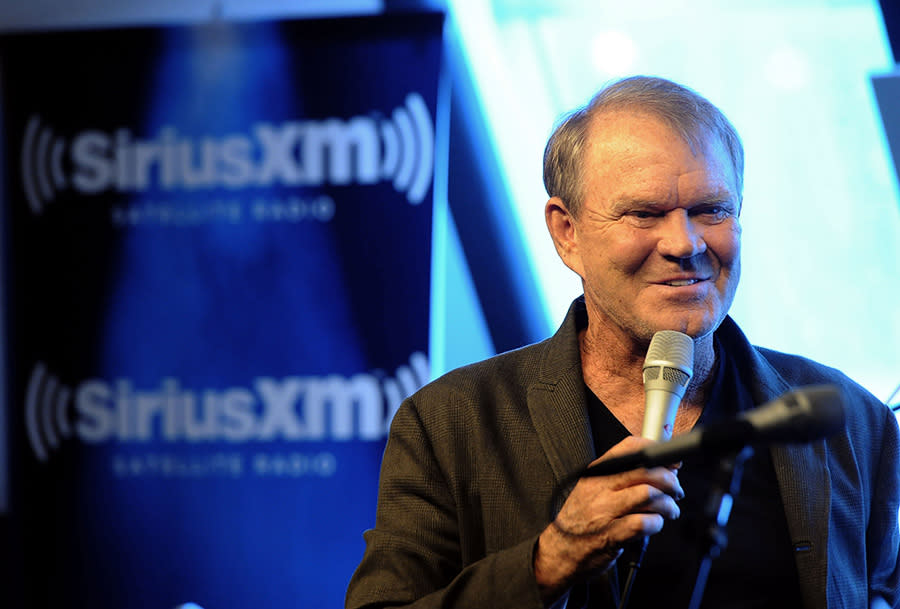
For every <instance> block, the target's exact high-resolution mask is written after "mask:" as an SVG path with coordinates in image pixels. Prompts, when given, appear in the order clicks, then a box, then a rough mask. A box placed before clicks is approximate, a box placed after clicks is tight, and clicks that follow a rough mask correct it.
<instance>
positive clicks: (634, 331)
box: [346, 77, 900, 609]
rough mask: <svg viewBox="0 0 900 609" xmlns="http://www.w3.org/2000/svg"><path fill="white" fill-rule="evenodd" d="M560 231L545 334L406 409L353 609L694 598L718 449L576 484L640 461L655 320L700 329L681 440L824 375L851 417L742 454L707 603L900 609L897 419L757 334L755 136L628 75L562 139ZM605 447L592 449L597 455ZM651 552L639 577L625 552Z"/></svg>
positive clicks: (694, 97) (431, 390) (661, 325)
mask: <svg viewBox="0 0 900 609" xmlns="http://www.w3.org/2000/svg"><path fill="white" fill-rule="evenodd" d="M544 182H545V185H546V187H547V191H548V194H549V195H550V199H549V201H548V202H547V204H546V206H545V216H546V221H547V227H548V229H549V232H550V235H551V237H552V239H553V242H554V244H555V246H556V250H557V252H558V253H559V255H560V257H561V258H562V261H563V262H564V263H565V265H566V266H568V267H569V268H570V269H572V270H573V271H574V272H576V273H577V274H578V275H579V276H580V277H581V279H582V284H583V288H584V295H583V296H582V297H580V298H578V299H577V300H576V301H575V302H574V303H573V304H572V307H571V308H570V311H569V313H568V315H567V316H566V319H565V321H564V322H563V324H562V326H561V327H560V329H559V330H558V331H557V333H556V334H555V335H554V336H553V337H551V338H549V339H548V340H546V341H543V342H541V343H538V344H536V345H531V346H528V347H525V348H522V349H519V350H516V351H512V352H509V353H505V354H501V355H498V356H496V357H493V358H490V359H488V360H486V361H483V362H479V363H477V364H473V365H471V366H466V367H464V368H461V369H459V370H455V371H452V372H450V373H448V374H447V375H445V376H443V377H442V378H440V379H437V380H436V381H434V382H433V383H431V384H429V385H427V386H426V387H424V388H423V389H421V390H420V391H419V392H417V393H416V394H415V395H413V396H411V397H410V398H409V399H408V400H406V401H405V402H404V404H403V405H402V407H401V408H400V410H399V411H398V413H397V415H396V416H395V419H394V422H393V425H392V428H391V433H390V437H389V440H388V444H387V448H386V450H385V454H384V461H383V465H382V474H381V482H380V490H379V500H378V511H377V515H376V524H375V528H374V529H373V530H370V531H367V532H366V533H365V538H366V541H367V548H366V552H365V555H364V557H363V559H362V562H361V564H360V565H359V567H358V569H357V571H356V573H355V574H354V576H353V579H352V580H351V582H350V586H349V588H348V592H347V602H346V606H347V607H348V608H357V607H387V606H391V607H394V606H409V607H461V608H466V609H472V608H476V607H490V608H492V609H497V608H502V607H510V608H513V607H515V608H523V607H535V608H541V607H551V606H552V607H568V608H570V609H573V608H576V607H616V606H618V605H621V604H623V603H622V602H621V601H622V596H623V592H625V591H628V595H626V596H625V598H626V600H627V601H628V602H629V603H630V606H632V607H685V606H687V605H688V600H689V599H690V597H691V594H692V592H693V591H694V589H695V586H694V584H695V580H696V579H697V577H698V569H699V565H700V563H701V559H702V558H703V550H702V546H703V544H702V543H700V542H699V540H700V539H701V538H702V537H703V536H704V535H705V531H704V527H705V526H706V521H705V520H704V518H703V516H704V510H705V507H706V506H705V505H704V504H705V502H706V500H707V497H708V496H709V494H710V490H711V486H712V484H713V479H714V478H715V476H716V475H717V467H716V463H715V462H714V461H715V460H708V459H703V458H696V459H695V458H690V459H687V458H686V459H685V460H684V462H683V463H681V464H673V465H672V466H669V467H652V468H649V469H645V468H638V469H632V470H629V471H624V472H619V473H613V474H611V475H607V476H594V477H584V478H582V479H581V480H579V481H578V483H577V484H575V485H574V487H573V488H572V489H571V492H569V493H568V494H567V495H565V500H564V502H562V504H561V505H555V504H554V500H555V497H556V496H557V493H556V491H557V489H558V487H559V485H561V484H563V483H564V481H566V480H567V479H568V478H569V477H570V476H571V475H572V474H573V473H574V472H578V471H581V470H582V469H583V468H584V467H585V466H586V465H587V464H589V463H592V462H594V463H599V462H602V461H604V460H608V459H610V458H612V457H616V456H620V455H623V454H628V453H633V452H635V451H638V450H640V449H642V448H644V447H646V446H648V445H649V444H650V443H651V440H648V439H644V438H641V437H640V434H641V425H642V421H643V419H644V407H645V396H644V387H643V382H642V368H643V364H644V360H645V356H646V353H647V349H648V346H649V345H650V342H651V339H652V338H653V336H654V334H655V333H656V332H658V331H661V330H675V331H678V332H681V333H683V334H685V335H687V336H689V337H690V339H692V342H693V362H692V368H693V375H692V376H691V379H690V383H689V384H688V386H687V388H686V392H685V394H684V397H683V399H682V400H681V402H680V405H679V407H678V409H677V413H676V415H675V418H674V425H673V432H674V434H675V435H678V434H682V433H685V432H687V431H689V430H691V429H692V428H693V427H694V426H695V425H700V426H704V425H707V424H709V423H715V422H716V421H721V420H723V419H730V418H733V417H735V416H736V415H738V414H739V413H740V412H742V411H746V410H750V409H753V408H754V407H756V406H759V405H761V404H764V403H766V402H768V401H771V400H773V399H776V398H778V397H779V396H780V395H782V394H784V393H785V392H787V391H789V390H791V389H792V388H796V387H800V386H805V385H812V384H822V383H828V384H833V385H835V386H837V387H839V388H840V390H841V393H842V394H843V395H844V396H845V399H846V403H847V404H848V408H847V414H846V416H847V423H846V427H845V429H844V430H843V431H841V432H840V433H838V434H835V435H833V436H830V437H828V438H826V439H820V440H817V441H814V442H811V443H804V444H788V445H773V446H771V447H764V448H760V449H758V450H756V451H755V453H754V455H753V456H752V457H751V458H749V459H748V460H747V461H746V463H744V467H743V468H742V474H743V475H742V476H741V480H740V483H741V484H740V492H739V493H738V495H737V496H736V498H735V502H734V506H733V509H732V510H731V516H730V520H729V523H728V529H727V530H728V543H727V545H726V546H725V548H724V550H722V551H721V553H720V554H719V555H718V556H717V557H716V558H715V560H713V561H712V563H711V564H712V568H711V570H710V571H709V573H708V577H707V578H705V579H704V580H703V581H704V583H705V586H704V587H703V588H702V591H703V596H702V598H703V605H702V606H704V607H715V608H717V609H723V608H728V607H766V608H773V607H791V608H795V607H801V606H802V607H809V608H821V607H829V608H831V607H853V608H859V607H867V606H870V605H872V606H875V604H876V603H880V605H878V606H884V605H887V606H891V607H900V566H898V551H900V530H898V519H897V515H898V508H900V505H898V502H900V489H898V483H900V464H898V429H897V422H896V419H895V418H894V416H893V413H891V412H890V410H889V409H888V408H887V407H886V406H885V405H884V404H882V403H880V402H879V401H878V400H877V399H876V398H874V397H873V396H872V395H870V394H869V393H868V392H866V391H865V390H864V389H862V388H861V387H859V386H858V385H857V384H855V383H854V382H853V381H851V380H850V379H848V378H847V377H846V376H844V375H843V374H841V373H840V372H838V371H836V370H833V369H830V368H827V367H824V366H822V365H820V364H817V363H815V362H812V361H810V360H807V359H803V358H800V357H796V356H791V355H786V354H783V353H778V352H775V351H771V350H768V349H764V348H760V347H755V346H752V345H751V343H750V342H749V341H748V339H747V338H746V337H745V336H744V334H743V333H742V332H741V330H740V329H739V328H738V327H737V325H736V324H735V323H734V321H733V320H732V319H731V318H730V317H728V309H729V307H730V306H731V303H732V300H733V298H734V294H735V290H736V288H737V284H738V280H739V277H740V237H741V227H740V221H739V216H740V213H741V206H742V186H743V148H742V145H741V142H740V138H739V137H738V135H737V133H736V132H735V130H734V128H733V127H732V125H731V124H730V122H729V121H728V120H727V119H726V118H725V117H724V116H723V115H722V113H721V112H720V111H719V110H718V109H717V108H716V107H715V106H713V105H712V104H710V103H709V102H708V101H707V100H706V99H704V98H703V97H701V96H699V95H698V94H696V93H695V92H693V91H691V90H690V89H687V88H685V87H682V86H680V85H678V84H676V83H673V82H670V81H667V80H664V79H659V78H648V77H634V78H628V79H624V80H621V81H618V82H616V83H614V84H612V85H610V86H608V87H606V88H604V89H603V90H601V91H600V92H599V93H598V94H597V95H596V96H595V97H594V98H593V99H592V100H591V102H590V103H589V104H588V105H587V106H586V107H585V108H582V109H580V110H578V111H576V112H574V113H572V114H571V115H569V116H568V117H567V118H566V120H565V121H563V122H562V123H561V124H560V125H559V126H558V128H557V129H556V131H555V132H554V133H553V135H552V136H551V138H550V141H549V142H548V144H547V149H546V151H545V155H544ZM598 456H599V459H598ZM645 539H649V544H648V545H647V549H646V552H645V554H644V555H643V566H642V568H641V570H640V573H639V575H638V577H637V578H636V580H635V581H634V585H633V587H630V586H629V587H626V582H625V577H624V575H625V574H626V573H627V564H628V563H629V562H634V561H635V560H636V558H639V557H640V555H641V550H640V549H637V548H639V547H640V544H639V543H638V542H640V541H641V540H645Z"/></svg>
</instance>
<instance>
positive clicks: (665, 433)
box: [641, 330, 694, 440]
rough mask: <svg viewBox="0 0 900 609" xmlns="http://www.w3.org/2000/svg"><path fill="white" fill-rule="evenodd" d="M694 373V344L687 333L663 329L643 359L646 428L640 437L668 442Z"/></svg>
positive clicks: (654, 338)
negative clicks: (682, 399) (679, 407)
mask: <svg viewBox="0 0 900 609" xmlns="http://www.w3.org/2000/svg"><path fill="white" fill-rule="evenodd" d="M693 374H694V341H693V339H691V337H690V336H688V335H687V334H683V333H681V332H676V331H674V330H661V331H659V332H657V333H656V334H654V335H653V338H652V339H651V340H650V348H649V349H647V356H646V357H645V358H644V369H643V376H644V396H645V405H644V426H643V431H642V432H641V435H642V436H643V437H645V438H650V439H651V440H661V439H665V440H667V439H669V438H670V437H671V435H672V428H673V425H674V422H675V413H676V412H677V410H678V404H679V403H680V402H681V398H682V397H684V393H685V391H686V390H687V386H688V383H689V382H690V380H691V376H692V375H693Z"/></svg>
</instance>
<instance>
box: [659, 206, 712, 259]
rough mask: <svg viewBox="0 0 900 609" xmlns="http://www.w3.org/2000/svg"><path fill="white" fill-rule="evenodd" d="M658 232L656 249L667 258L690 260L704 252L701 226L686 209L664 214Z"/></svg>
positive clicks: (704, 245)
mask: <svg viewBox="0 0 900 609" xmlns="http://www.w3.org/2000/svg"><path fill="white" fill-rule="evenodd" d="M659 230H660V235H659V241H658V243H657V249H658V250H659V252H660V253H661V254H662V255H663V256H666V257H667V258H681V259H684V258H692V257H694V256H696V255H697V254H702V253H703V252H705V251H706V241H704V240H703V226H702V225H701V224H700V223H698V222H696V221H695V220H694V219H693V218H692V217H691V215H690V214H689V213H688V211H687V210H686V209H673V210H671V211H669V212H668V213H666V215H665V218H664V221H663V222H661V223H660V226H659Z"/></svg>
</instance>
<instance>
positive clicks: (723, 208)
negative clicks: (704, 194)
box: [691, 204, 731, 222]
mask: <svg viewBox="0 0 900 609" xmlns="http://www.w3.org/2000/svg"><path fill="white" fill-rule="evenodd" d="M691 215H692V216H696V217H699V218H701V219H705V220H707V221H710V222H722V221H724V220H725V219H726V218H728V216H730V215H731V208H730V207H729V206H727V205H725V204H710V205H702V206H700V207H696V208H694V209H693V210H691Z"/></svg>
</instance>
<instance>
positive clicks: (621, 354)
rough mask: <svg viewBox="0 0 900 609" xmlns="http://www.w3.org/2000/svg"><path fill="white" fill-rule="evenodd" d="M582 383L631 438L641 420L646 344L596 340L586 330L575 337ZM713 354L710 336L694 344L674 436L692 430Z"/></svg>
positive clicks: (705, 390) (703, 398)
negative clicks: (689, 379)
mask: <svg viewBox="0 0 900 609" xmlns="http://www.w3.org/2000/svg"><path fill="white" fill-rule="evenodd" d="M579 343H580V348H581V367H582V372H583V374H584V381H585V383H586V384H587V386H588V387H589V388H590V389H591V391H593V392H594V394H595V395H596V396H597V397H598V398H599V399H600V400H601V401H602V402H603V403H604V405H606V407H607V408H608V409H609V410H610V412H612V413H613V414H614V415H615V416H616V417H617V418H618V419H619V420H620V421H621V422H622V423H623V424H624V425H625V427H626V428H627V429H628V430H629V431H630V432H631V433H633V434H639V433H640V430H641V425H642V421H643V418H644V385H643V368H644V360H645V359H646V355H647V348H648V347H649V341H648V342H647V344H643V343H637V342H634V341H622V340H616V339H615V338H610V337H604V338H599V337H598V336H597V335H596V333H592V332H591V328H590V327H588V328H586V329H585V330H583V331H582V332H581V334H580V335H579ZM715 363H716V354H715V348H714V343H713V335H712V334H708V335H706V336H703V337H701V338H698V339H695V340H694V371H693V375H692V376H691V381H690V383H689V384H688V387H687V390H686V391H685V395H684V398H683V399H682V400H681V405H680V406H679V409H678V410H679V412H678V415H677V417H676V424H675V433H678V432H679V431H686V430H688V429H690V428H691V427H693V425H694V423H695V422H696V421H697V419H698V418H699V416H700V412H701V411H702V409H703V405H704V404H705V402H706V397H707V395H708V393H709V388H710V385H711V383H712V380H713V371H714V370H715Z"/></svg>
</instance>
